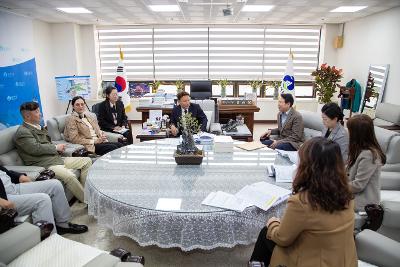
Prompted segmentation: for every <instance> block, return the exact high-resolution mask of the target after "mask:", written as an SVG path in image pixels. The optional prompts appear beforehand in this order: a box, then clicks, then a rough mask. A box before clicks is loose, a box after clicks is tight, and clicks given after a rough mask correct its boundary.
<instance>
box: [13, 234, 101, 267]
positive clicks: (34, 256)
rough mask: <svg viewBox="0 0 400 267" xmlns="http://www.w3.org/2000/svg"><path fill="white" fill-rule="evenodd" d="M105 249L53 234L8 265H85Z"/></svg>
mask: <svg viewBox="0 0 400 267" xmlns="http://www.w3.org/2000/svg"><path fill="white" fill-rule="evenodd" d="M103 252H104V251H102V250H99V249H97V248H94V247H91V246H88V245H85V244H82V243H79V242H76V241H72V240H69V239H67V238H63V237H61V236H59V235H58V234H52V235H51V236H50V237H49V238H47V239H46V240H44V241H42V242H40V243H39V244H38V245H37V246H35V247H33V248H32V249H30V250H28V251H27V252H25V253H23V254H21V255H20V256H19V257H18V258H16V259H15V260H13V261H12V262H11V263H10V264H9V265H8V266H11V267H12V266H49V267H50V266H59V267H62V266H65V267H71V266H83V265H85V264H86V263H88V262H89V261H90V260H92V259H93V258H95V257H97V256H98V255H100V254H101V253H103Z"/></svg>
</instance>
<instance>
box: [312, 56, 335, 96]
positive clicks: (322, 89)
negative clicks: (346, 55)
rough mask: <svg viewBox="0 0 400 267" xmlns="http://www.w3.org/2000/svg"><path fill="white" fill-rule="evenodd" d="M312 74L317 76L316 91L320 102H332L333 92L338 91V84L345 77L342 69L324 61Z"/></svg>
mask: <svg viewBox="0 0 400 267" xmlns="http://www.w3.org/2000/svg"><path fill="white" fill-rule="evenodd" d="M311 75H312V76H315V84H314V88H315V92H316V93H317V95H318V102H319V103H320V104H326V103H329V102H331V98H332V96H333V94H334V93H335V92H336V85H337V83H338V82H340V80H341V79H342V78H343V76H342V69H336V68H335V66H333V67H331V66H328V64H326V63H324V64H322V65H321V67H320V68H318V69H317V70H315V71H313V72H312V74H311Z"/></svg>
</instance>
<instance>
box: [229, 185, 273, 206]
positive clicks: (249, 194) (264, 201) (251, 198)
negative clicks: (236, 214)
mask: <svg viewBox="0 0 400 267" xmlns="http://www.w3.org/2000/svg"><path fill="white" fill-rule="evenodd" d="M270 193H271V192H268V193H267V192H262V191H259V190H258V189H257V188H256V187H254V186H251V185H246V186H245V187H243V188H242V189H241V190H240V191H239V192H237V193H236V194H235V196H236V197H237V198H241V199H245V200H247V201H248V202H249V203H251V204H252V206H253V205H254V206H256V207H259V208H260V209H262V210H265V211H267V210H268V209H269V208H270V207H271V206H272V205H273V204H274V203H275V201H276V199H277V198H276V197H275V196H273V195H270Z"/></svg>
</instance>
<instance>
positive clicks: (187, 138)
mask: <svg viewBox="0 0 400 267" xmlns="http://www.w3.org/2000/svg"><path fill="white" fill-rule="evenodd" d="M178 127H179V128H180V129H182V143H181V144H179V145H177V147H176V150H175V152H174V158H175V162H176V163H177V164H178V165H200V164H201V162H202V161H203V157H204V151H203V150H200V149H198V148H197V147H196V145H195V143H194V139H193V134H195V133H198V132H199V131H200V125H199V123H198V121H197V119H196V118H194V117H192V115H191V113H187V114H185V115H182V116H181V118H180V120H179V122H178Z"/></svg>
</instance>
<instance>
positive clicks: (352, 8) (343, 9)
mask: <svg viewBox="0 0 400 267" xmlns="http://www.w3.org/2000/svg"><path fill="white" fill-rule="evenodd" d="M367 7H368V6H340V7H338V8H335V9H333V10H331V11H330V12H357V11H360V10H362V9H364V8H367Z"/></svg>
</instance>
